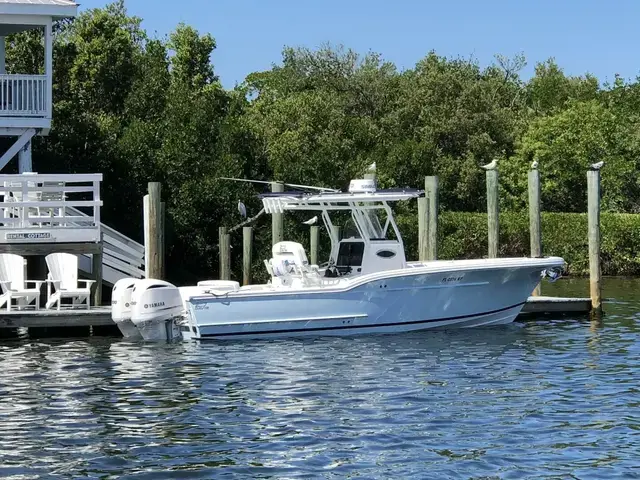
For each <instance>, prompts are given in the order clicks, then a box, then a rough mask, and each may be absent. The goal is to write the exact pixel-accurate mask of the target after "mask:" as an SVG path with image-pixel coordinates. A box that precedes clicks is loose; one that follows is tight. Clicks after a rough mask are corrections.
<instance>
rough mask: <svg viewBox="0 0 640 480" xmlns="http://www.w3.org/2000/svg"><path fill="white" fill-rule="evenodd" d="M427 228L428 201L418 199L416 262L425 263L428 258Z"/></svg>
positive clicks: (422, 198) (423, 198)
mask: <svg viewBox="0 0 640 480" xmlns="http://www.w3.org/2000/svg"><path fill="white" fill-rule="evenodd" d="M428 228H429V199H427V198H426V197H420V198H418V261H420V262H425V261H427V258H428V256H429V255H428V247H427V242H428V240H427V238H428V237H427V234H428Z"/></svg>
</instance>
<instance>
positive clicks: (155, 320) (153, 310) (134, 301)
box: [131, 279, 185, 341]
mask: <svg viewBox="0 0 640 480" xmlns="http://www.w3.org/2000/svg"><path fill="white" fill-rule="evenodd" d="M131 307H132V309H131V321H132V322H133V323H134V325H135V326H136V327H138V330H140V333H141V334H142V337H143V338H144V339H145V340H149V341H162V340H173V339H174V338H176V337H178V336H179V335H180V333H179V329H178V327H177V325H176V324H175V323H176V322H175V321H176V320H177V319H179V318H181V317H183V316H184V314H185V310H184V307H183V302H182V297H181V295H180V290H179V289H178V287H176V286H175V285H173V284H171V283H169V282H165V281H164V280H154V279H145V280H139V281H138V282H136V284H135V286H134V287H133V290H132V293H131Z"/></svg>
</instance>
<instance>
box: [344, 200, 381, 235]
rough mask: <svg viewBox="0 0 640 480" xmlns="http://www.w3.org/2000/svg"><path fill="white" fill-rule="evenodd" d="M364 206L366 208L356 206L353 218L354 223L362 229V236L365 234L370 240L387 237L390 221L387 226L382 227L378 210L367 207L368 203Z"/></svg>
mask: <svg viewBox="0 0 640 480" xmlns="http://www.w3.org/2000/svg"><path fill="white" fill-rule="evenodd" d="M363 207H365V208H355V209H353V211H352V218H353V221H354V224H355V225H356V226H357V227H358V229H359V231H360V236H364V237H366V238H368V239H370V240H383V239H385V238H386V235H387V228H388V226H389V223H388V222H386V224H385V226H384V227H382V223H381V222H380V217H379V216H378V212H377V211H376V210H372V209H367V208H366V205H363Z"/></svg>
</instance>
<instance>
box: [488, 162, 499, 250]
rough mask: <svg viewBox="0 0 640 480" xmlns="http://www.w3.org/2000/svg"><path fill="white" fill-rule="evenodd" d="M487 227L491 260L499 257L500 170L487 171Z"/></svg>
mask: <svg viewBox="0 0 640 480" xmlns="http://www.w3.org/2000/svg"><path fill="white" fill-rule="evenodd" d="M487 227H488V233H489V235H488V243H489V251H488V253H489V258H497V257H498V237H499V234H500V220H499V209H498V169H497V168H494V169H493V170H487Z"/></svg>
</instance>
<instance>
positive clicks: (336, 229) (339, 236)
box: [331, 225, 342, 241]
mask: <svg viewBox="0 0 640 480" xmlns="http://www.w3.org/2000/svg"><path fill="white" fill-rule="evenodd" d="M331 230H332V231H333V235H334V236H335V237H336V238H337V239H338V241H340V240H342V227H341V226H340V225H331Z"/></svg>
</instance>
